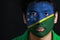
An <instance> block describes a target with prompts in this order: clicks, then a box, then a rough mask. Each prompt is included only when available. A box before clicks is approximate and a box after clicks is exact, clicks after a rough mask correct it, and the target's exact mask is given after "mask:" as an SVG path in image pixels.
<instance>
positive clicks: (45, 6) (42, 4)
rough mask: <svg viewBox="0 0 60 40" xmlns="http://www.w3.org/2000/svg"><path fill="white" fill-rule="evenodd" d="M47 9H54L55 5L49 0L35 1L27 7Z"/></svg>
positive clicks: (28, 9)
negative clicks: (45, 0) (44, 0)
mask: <svg viewBox="0 0 60 40" xmlns="http://www.w3.org/2000/svg"><path fill="white" fill-rule="evenodd" d="M32 10H34V11H45V10H53V6H52V5H51V4H50V3H48V2H33V3H30V4H29V5H28V7H27V11H32Z"/></svg>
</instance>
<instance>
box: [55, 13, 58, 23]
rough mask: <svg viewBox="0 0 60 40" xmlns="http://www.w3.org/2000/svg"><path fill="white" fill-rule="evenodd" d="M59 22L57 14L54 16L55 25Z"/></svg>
mask: <svg viewBox="0 0 60 40" xmlns="http://www.w3.org/2000/svg"><path fill="white" fill-rule="evenodd" d="M57 20H58V12H56V13H55V15H54V24H56V23H57Z"/></svg>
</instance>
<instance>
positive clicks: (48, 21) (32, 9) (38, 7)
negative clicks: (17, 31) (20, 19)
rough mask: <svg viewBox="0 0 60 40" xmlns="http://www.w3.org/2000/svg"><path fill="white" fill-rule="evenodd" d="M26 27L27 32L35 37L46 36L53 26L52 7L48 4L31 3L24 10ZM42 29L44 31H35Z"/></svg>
mask: <svg viewBox="0 0 60 40" xmlns="http://www.w3.org/2000/svg"><path fill="white" fill-rule="evenodd" d="M25 16H26V25H27V27H28V30H29V31H30V32H31V33H32V34H33V35H35V36H37V37H43V36H45V35H47V34H48V33H49V32H50V31H51V30H52V28H53V25H54V11H53V6H52V5H51V4H50V3H48V2H33V3H31V4H29V5H28V7H27V9H26V15H25ZM39 27H42V28H44V30H43V31H42V32H38V31H37V30H36V29H37V28H39Z"/></svg>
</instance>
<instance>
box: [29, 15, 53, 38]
mask: <svg viewBox="0 0 60 40" xmlns="http://www.w3.org/2000/svg"><path fill="white" fill-rule="evenodd" d="M53 26H54V16H52V17H51V18H49V19H47V20H45V21H44V22H41V23H38V24H36V25H35V26H33V27H31V28H30V29H29V30H30V32H31V33H32V34H33V35H35V36H37V37H43V36H45V35H47V34H48V33H49V32H50V31H51V30H52V28H53ZM38 27H43V28H44V29H45V30H44V31H42V32H38V31H36V30H35V29H36V28H38Z"/></svg>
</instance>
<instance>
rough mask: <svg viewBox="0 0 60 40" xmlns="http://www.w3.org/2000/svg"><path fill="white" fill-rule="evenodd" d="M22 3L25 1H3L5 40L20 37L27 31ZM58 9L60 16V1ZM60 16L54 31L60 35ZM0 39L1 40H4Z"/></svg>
mask: <svg viewBox="0 0 60 40" xmlns="http://www.w3.org/2000/svg"><path fill="white" fill-rule="evenodd" d="M22 2H25V0H1V25H0V28H1V32H0V33H1V35H2V36H1V37H2V39H3V40H10V39H12V38H14V37H16V36H18V35H21V34H23V32H24V31H25V30H26V28H25V27H24V26H25V25H24V24H23V20H22V14H21V13H22V12H21V10H22V8H21V7H22V4H21V3H22ZM54 2H55V4H56V7H57V9H58V12H59V15H60V6H59V5H60V3H59V2H60V1H59V0H55V1H54ZM59 24H60V16H59V17H58V22H57V24H55V27H54V30H55V32H56V33H57V34H58V35H60V25H59ZM2 39H0V40H2Z"/></svg>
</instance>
